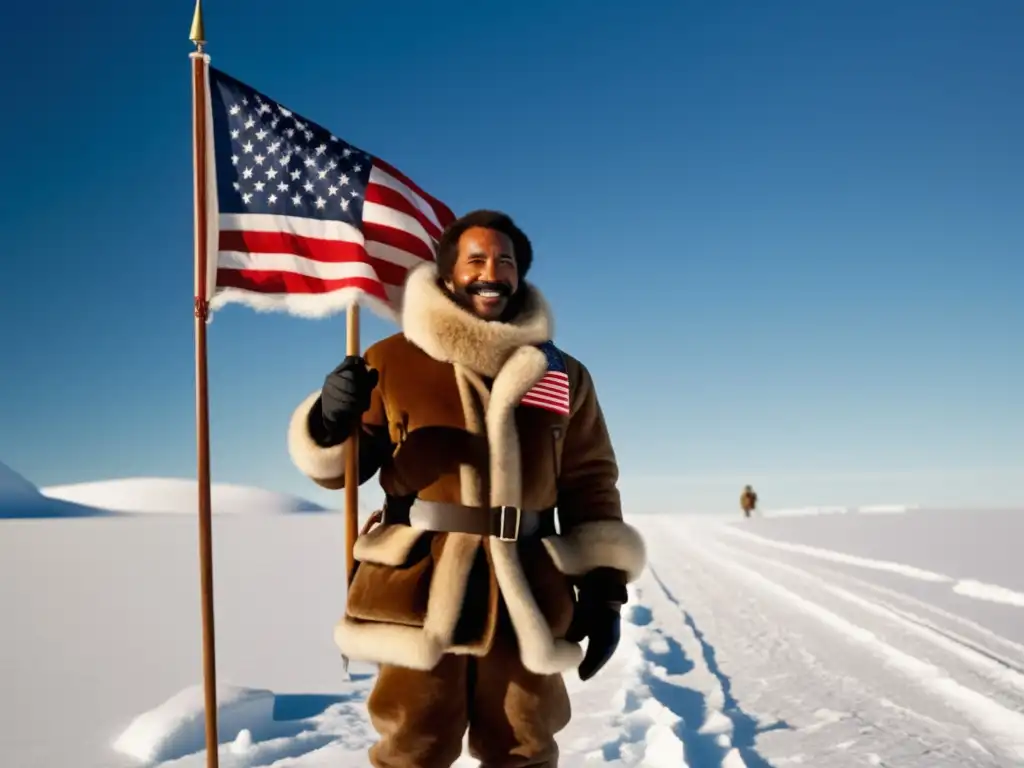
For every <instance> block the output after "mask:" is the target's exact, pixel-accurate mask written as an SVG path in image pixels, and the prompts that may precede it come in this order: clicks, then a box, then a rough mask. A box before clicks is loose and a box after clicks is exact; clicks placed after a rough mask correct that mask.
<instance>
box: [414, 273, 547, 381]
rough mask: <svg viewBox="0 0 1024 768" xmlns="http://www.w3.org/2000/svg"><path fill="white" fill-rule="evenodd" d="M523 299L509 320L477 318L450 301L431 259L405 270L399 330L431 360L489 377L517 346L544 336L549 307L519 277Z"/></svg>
mask: <svg viewBox="0 0 1024 768" xmlns="http://www.w3.org/2000/svg"><path fill="white" fill-rule="evenodd" d="M519 290H520V291H521V292H523V293H524V295H525V301H524V304H523V307H522V309H521V310H520V311H519V314H517V315H516V317H515V318H513V319H512V321H511V322H500V321H494V320H483V319H481V318H479V317H476V316H475V315H473V314H472V313H470V312H468V311H467V310H465V309H463V308H462V307H460V306H459V305H458V304H456V303H455V302H454V301H453V300H452V299H451V297H449V295H448V294H447V292H446V291H445V290H444V288H442V287H441V281H440V277H439V275H438V272H437V265H436V264H434V263H433V262H428V263H426V264H423V265H421V266H418V267H416V268H415V269H413V270H411V271H410V272H409V276H408V278H407V280H406V286H405V293H404V296H403V303H402V311H401V326H402V333H403V334H404V335H405V337H406V338H407V339H408V340H409V341H411V342H412V343H413V344H415V345H416V346H417V347H419V348H420V349H422V350H423V351H424V352H426V353H427V354H428V355H430V356H431V357H432V358H434V359H435V360H438V361H440V362H442V363H452V364H455V365H460V366H463V367H465V368H468V369H470V370H471V371H473V372H474V373H477V374H479V375H481V376H488V377H494V376H497V374H498V372H499V371H500V370H501V369H502V367H503V366H504V365H505V363H506V362H507V361H508V359H509V357H511V355H512V354H513V353H514V352H515V351H516V350H517V349H519V348H520V347H529V346H533V345H536V344H542V343H544V342H545V341H549V340H550V339H551V338H552V337H553V336H554V333H555V329H554V322H553V320H552V316H551V308H550V306H549V305H548V303H547V301H546V300H545V298H544V296H543V295H542V294H541V292H540V291H539V290H538V289H537V287H536V286H534V285H532V284H530V283H528V282H525V281H524V282H523V283H522V284H521V285H520V288H519Z"/></svg>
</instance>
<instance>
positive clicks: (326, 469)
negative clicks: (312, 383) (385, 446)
mask: <svg viewBox="0 0 1024 768" xmlns="http://www.w3.org/2000/svg"><path fill="white" fill-rule="evenodd" d="M319 397H320V390H317V391H316V392H313V393H312V394H311V395H310V396H309V397H307V398H306V399H305V400H303V401H302V402H301V403H300V404H299V407H298V408H296V409H295V412H294V413H292V418H291V422H289V424H288V453H289V455H290V456H291V458H292V462H293V463H294V464H295V466H296V467H298V468H299V470H300V471H301V472H303V474H305V475H306V477H309V478H310V479H312V480H334V479H335V478H338V477H341V476H342V475H343V474H344V473H345V443H341V444H340V445H334V446H331V447H330V448H323V447H321V446H319V445H317V443H316V441H315V440H314V439H313V436H312V435H310V434H309V412H310V410H311V409H312V408H313V405H314V404H315V403H316V401H317V398H319Z"/></svg>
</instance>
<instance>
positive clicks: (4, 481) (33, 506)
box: [0, 462, 107, 520]
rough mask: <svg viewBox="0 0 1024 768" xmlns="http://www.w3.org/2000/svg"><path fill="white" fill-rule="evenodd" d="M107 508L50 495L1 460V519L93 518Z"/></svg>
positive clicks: (104, 511) (103, 512)
mask: <svg viewBox="0 0 1024 768" xmlns="http://www.w3.org/2000/svg"><path fill="white" fill-rule="evenodd" d="M104 514H107V511H106V510H104V509H97V508H95V507H92V506H89V505H85V504H80V503H77V502H75V501H71V500H64V499H58V498H49V497H48V496H45V495H43V494H42V493H40V492H39V489H38V488H36V486H35V485H33V484H32V483H31V482H29V481H28V480H26V479H25V478H24V477H22V476H21V475H20V474H18V473H17V472H15V471H14V470H13V469H11V468H10V467H8V466H7V465H6V464H4V463H3V462H0V520H3V519H12V518H21V517H27V518H34V517H91V516H96V515H104Z"/></svg>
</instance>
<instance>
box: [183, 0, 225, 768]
mask: <svg viewBox="0 0 1024 768" xmlns="http://www.w3.org/2000/svg"><path fill="white" fill-rule="evenodd" d="M189 39H190V40H191V41H192V42H193V43H194V44H195V46H196V50H195V51H194V52H193V53H192V54H190V58H191V59H192V127H193V158H192V162H193V179H194V189H193V192H194V199H195V213H194V215H195V311H194V315H195V347H196V448H197V454H198V465H197V472H196V474H197V479H198V482H199V583H200V595H201V598H202V617H203V689H204V694H205V704H206V765H207V768H217V765H218V759H219V755H218V753H217V675H216V669H217V662H216V654H215V643H214V631H213V544H212V539H213V533H212V527H213V526H212V524H211V507H212V504H211V500H210V407H209V390H208V387H207V371H206V321H207V317H208V315H209V306H208V304H207V300H206V297H207V289H208V285H207V263H208V258H209V253H208V238H207V234H208V232H209V229H208V221H207V198H206V195H207V179H206V171H207V165H206V162H207V160H206V151H207V147H206V54H205V52H204V49H205V47H206V34H205V29H204V27H203V4H202V0H196V8H195V13H194V14H193V16H192V31H191V33H190V34H189Z"/></svg>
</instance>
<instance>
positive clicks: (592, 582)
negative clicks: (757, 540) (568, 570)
mask: <svg viewBox="0 0 1024 768" xmlns="http://www.w3.org/2000/svg"><path fill="white" fill-rule="evenodd" d="M625 592H626V588H625V586H624V584H623V583H622V579H621V577H619V576H618V574H617V572H616V571H613V570H612V569H610V568H598V569H596V570H594V571H592V572H591V573H589V574H587V575H586V576H585V577H584V578H583V581H582V582H581V583H580V586H579V597H578V598H577V602H576V610H575V611H574V613H573V617H572V623H571V624H570V625H569V629H568V630H567V631H566V633H565V639H566V640H568V641H569V642H571V643H579V642H582V640H583V638H585V637H587V638H590V640H589V642H588V643H587V652H586V654H585V655H584V657H583V661H582V662H581V663H580V666H579V675H580V680H589V679H590V678H592V677H593V676H594V675H596V674H597V673H598V672H599V671H600V670H601V668H602V667H603V666H604V665H605V664H607V663H608V661H609V659H611V657H612V656H613V655H614V653H615V649H616V648H618V647H619V638H620V636H621V622H622V619H621V617H620V615H619V610H620V608H621V607H622V604H623V603H624V602H625V601H626V596H625Z"/></svg>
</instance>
